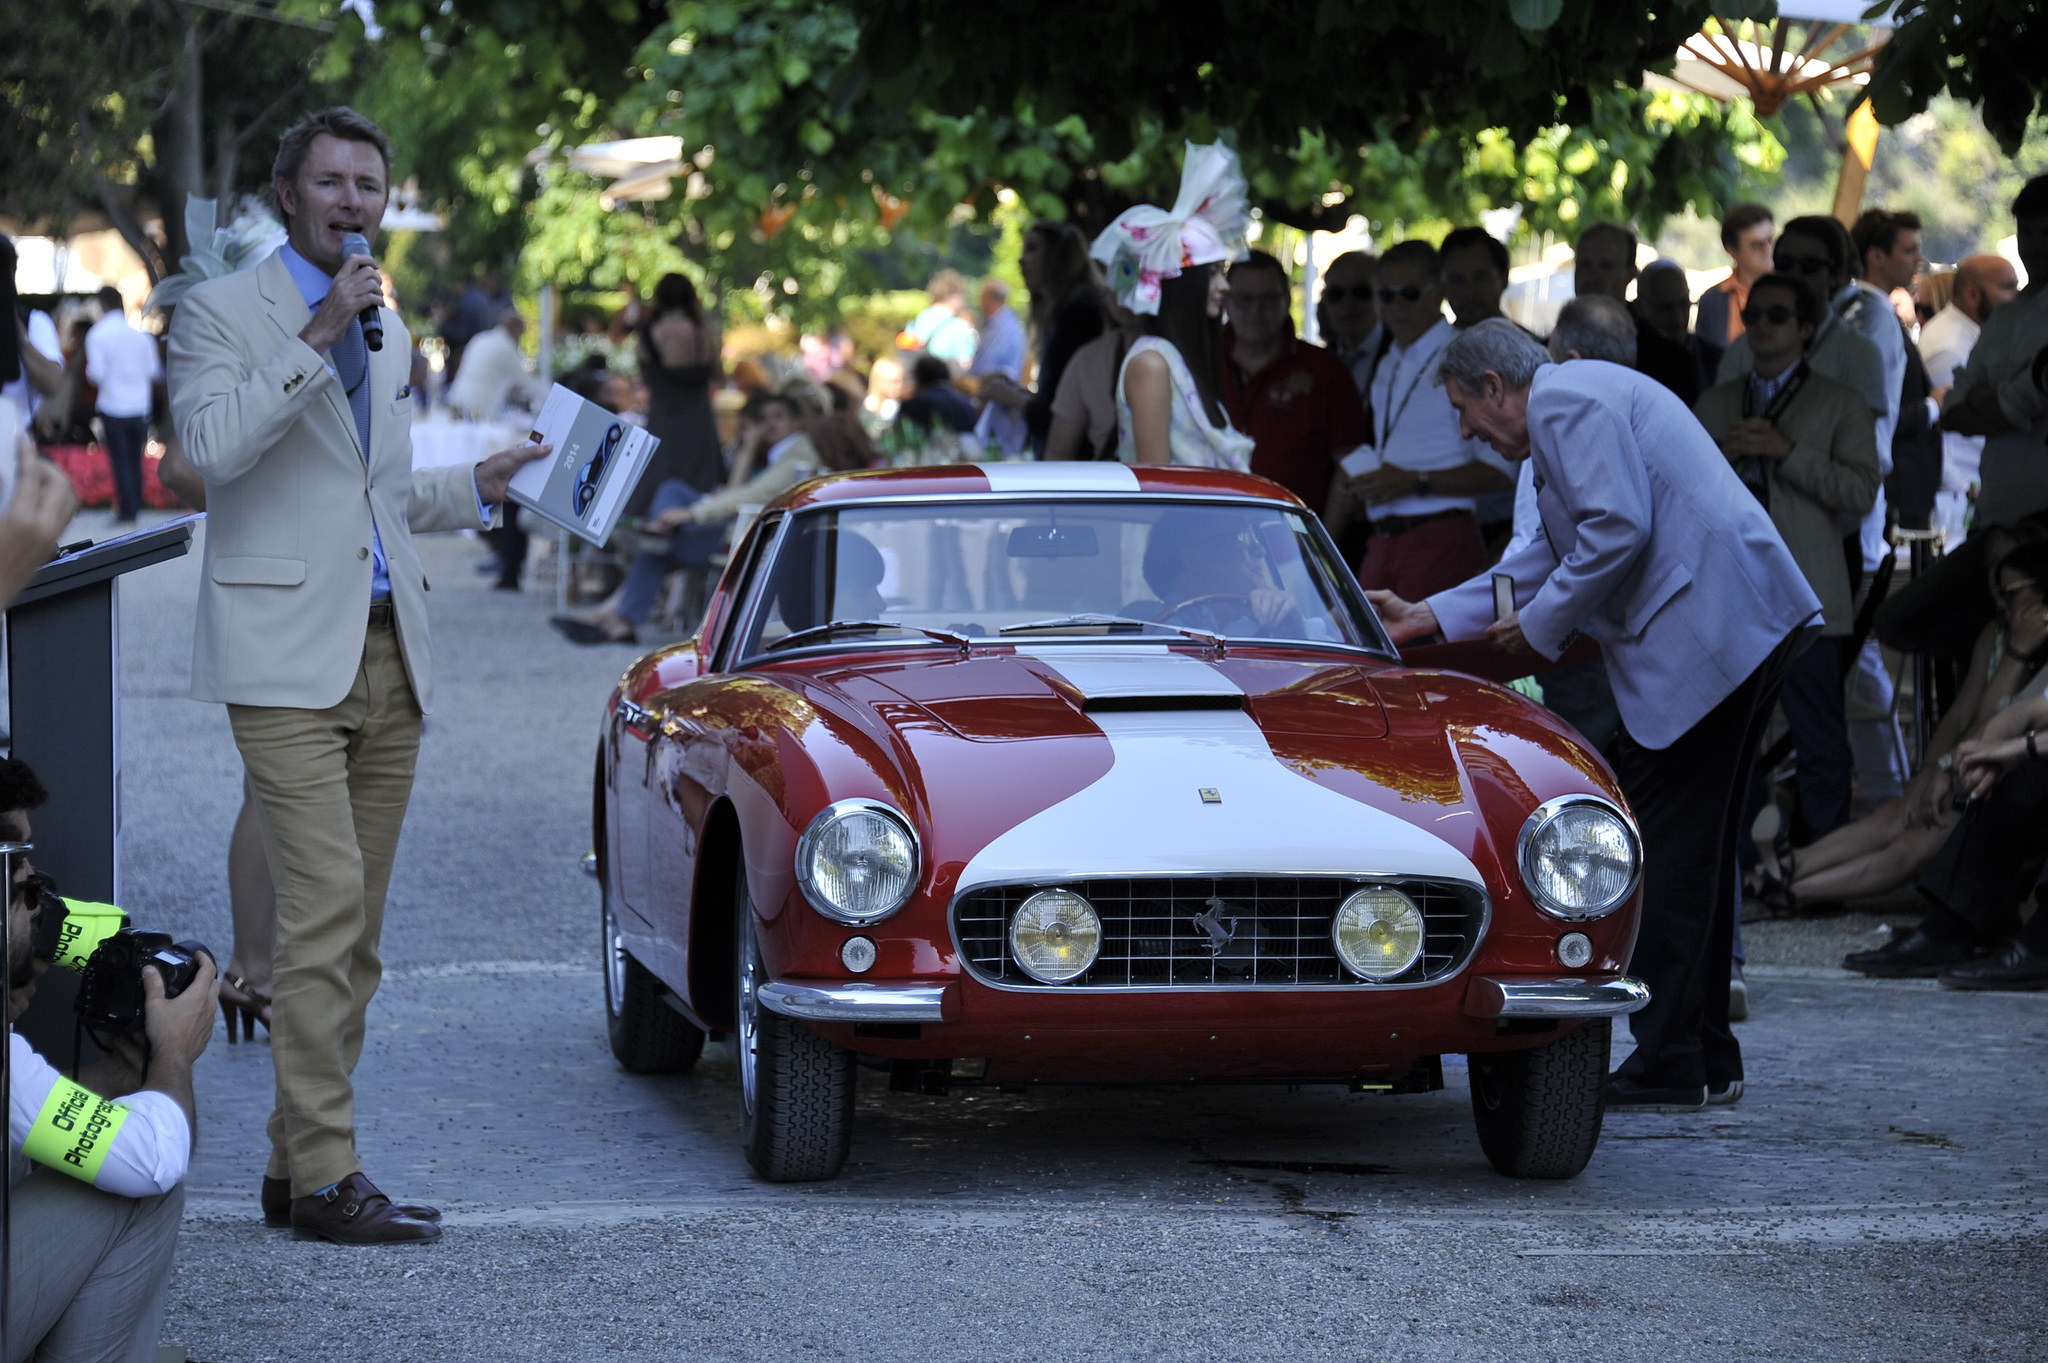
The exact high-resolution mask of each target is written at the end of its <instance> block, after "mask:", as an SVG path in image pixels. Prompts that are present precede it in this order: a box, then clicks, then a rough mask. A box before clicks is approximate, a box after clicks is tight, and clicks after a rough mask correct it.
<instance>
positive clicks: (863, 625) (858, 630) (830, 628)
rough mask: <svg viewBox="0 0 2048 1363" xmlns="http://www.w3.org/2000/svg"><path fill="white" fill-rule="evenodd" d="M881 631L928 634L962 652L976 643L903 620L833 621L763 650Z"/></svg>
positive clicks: (805, 630)
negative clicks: (808, 640) (844, 635)
mask: <svg viewBox="0 0 2048 1363" xmlns="http://www.w3.org/2000/svg"><path fill="white" fill-rule="evenodd" d="M882 629H900V630H902V631H904V632H905V633H907V634H923V635H927V636H929V637H931V638H933V639H937V640H938V641H939V642H940V643H943V644H951V645H953V646H954V647H955V648H957V649H959V650H960V651H961V652H962V653H966V652H968V651H970V650H971V649H972V648H973V647H974V640H972V639H970V638H968V637H967V636H966V635H964V634H955V633H954V632H953V631H952V630H949V629H926V628H925V627H924V626H923V625H906V624H904V623H903V622H902V621H900V620H833V621H831V622H829V623H827V624H823V625H812V626H811V627H810V628H809V629H800V630H797V631H796V632H795V633H794V634H785V635H783V636H782V637H781V638H780V639H777V640H776V641H775V642H774V643H772V644H769V645H768V646H767V647H766V648H764V649H762V650H761V651H762V652H763V653H773V652H775V651H776V650H777V649H782V648H794V647H795V646H796V645H797V644H799V643H801V642H802V641H804V640H806V639H826V638H830V637H831V636H832V635H834V634H872V633H873V632H874V631H876V630H882Z"/></svg>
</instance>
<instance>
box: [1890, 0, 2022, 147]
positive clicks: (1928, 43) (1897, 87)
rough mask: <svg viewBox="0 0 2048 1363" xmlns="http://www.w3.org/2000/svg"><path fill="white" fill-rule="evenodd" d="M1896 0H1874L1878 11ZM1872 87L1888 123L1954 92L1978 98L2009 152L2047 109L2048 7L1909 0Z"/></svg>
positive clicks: (2016, 1) (2006, 1) (2017, 0)
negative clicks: (1886, 0) (1884, 0)
mask: <svg viewBox="0 0 2048 1363" xmlns="http://www.w3.org/2000/svg"><path fill="white" fill-rule="evenodd" d="M1885 8H1889V6H1873V12H1875V11H1878V10H1882V9H1885ZM1893 22H1895V23H1896V24H1897V25H1898V28H1897V32H1895V33H1894V34H1893V35H1892V40H1891V42H1890V43H1889V44H1888V45H1887V46H1886V48H1885V50H1884V52H1883V53H1882V54H1881V55H1880V56H1879V58H1878V62H1877V67H1876V70H1875V71H1874V72H1873V75H1872V79H1871V82H1870V87H1869V96H1870V102H1871V107H1872V109H1873V110H1874V111H1875V112H1876V114H1877V118H1878V121H1879V122H1880V123H1885V124H1898V123H1903V122H1905V121H1906V120H1907V119H1908V118H1910V117H1912V116H1913V115H1914V114H1917V113H1920V112H1922V111H1923V110H1925V109H1926V108H1927V107H1928V104H1929V102H1930V101H1932V100H1933V99H1934V97H1935V96H1937V95H1940V94H1943V93H1947V94H1950V95H1954V96H1955V97H1956V98H1957V99H1960V100H1963V101H1964V102H1966V103H1970V104H1975V105H1978V106H1979V107H1980V108H1981V109H1982V111H1983V116H1984V126H1985V128H1987V129H1988V130H1989V131H1990V133H1991V135H1992V136H1993V137H1994V138H1996V139H1997V140H1998V145H1999V147H2000V148H2001V149H2003V150H2004V151H2005V153H2006V154H2007V155H2008V156H2010V155H2014V154H2016V153H2017V152H2018V151H2019V150H2020V145H2021V143H2022V142H2023V141H2024V140H2025V138H2026V134H2027V124H2028V120H2030V119H2032V118H2034V117H2035V116H2037V115H2042V114H2048V7H2044V6H2043V5H2042V4H2041V3H2040V0H1904V3H1902V4H1900V5H1899V6H1898V8H1897V12H1896V14H1895V16H1894V19H1893Z"/></svg>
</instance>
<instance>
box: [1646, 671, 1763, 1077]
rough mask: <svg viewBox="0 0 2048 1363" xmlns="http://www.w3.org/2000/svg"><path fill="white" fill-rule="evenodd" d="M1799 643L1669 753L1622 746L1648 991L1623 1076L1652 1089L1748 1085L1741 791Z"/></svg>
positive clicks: (1731, 694)
mask: <svg viewBox="0 0 2048 1363" xmlns="http://www.w3.org/2000/svg"><path fill="white" fill-rule="evenodd" d="M1802 638H1803V636H1802V635H1801V634H1799V633H1797V632H1795V633H1794V634H1792V635H1789V636H1787V638H1786V640H1785V642H1783V643H1781V644H1779V645H1778V647H1777V648H1776V649H1774V650H1773V651H1772V653H1771V655H1770V656H1769V657H1768V658H1765V659H1764V660H1763V662H1761V663H1759V664H1758V665H1757V669H1756V671H1754V672H1752V673H1750V674H1749V677H1748V678H1747V679H1746V680H1745V681H1743V683H1742V684H1741V685H1740V686H1738V687H1736V688H1735V689H1734V690H1733V691H1731V692H1729V693H1728V695H1727V697H1726V698H1725V699H1723V700H1722V702H1721V703H1720V704H1719V705H1716V706H1715V707H1714V708H1713V709H1712V710H1710V711H1708V712H1707V714H1706V715H1705V717H1704V718H1702V719H1701V720H1700V721H1699V723H1697V724H1695V725H1693V726H1692V727H1691V728H1690V729H1687V730H1686V731H1685V732H1684V733H1683V734H1680V735H1679V736H1678V738H1677V740H1676V741H1675V742H1673V743H1672V744H1671V746H1670V747H1668V748H1658V749H1650V748H1645V747H1643V746H1642V745H1641V744H1639V743H1637V742H1636V741H1635V740H1634V739H1633V738H1631V737H1630V736H1629V735H1628V734H1626V733H1624V734H1623V735H1622V736H1621V737H1620V738H1618V739H1616V740H1615V743H1614V756H1613V765H1614V772H1615V775H1616V776H1617V777H1619V778H1620V780H1621V788H1622V790H1623V791H1625V792H1626V793H1627V795H1628V800H1629V804H1630V805H1632V806H1633V807H1634V809H1635V814H1636V818H1637V820H1638V821H1639V822H1640V825H1641V829H1642V835H1643V859H1644V869H1643V922H1642V930H1641V932H1640V933H1639V934H1638V935H1637V938H1636V951H1635V956H1634V957H1633V958H1632V959H1631V960H1630V961H1629V973H1630V974H1631V975H1634V976H1635V977H1636V978H1637V979H1640V980H1641V981H1642V982H1643V983H1644V984H1647V985H1648V986H1649V987H1650V1002H1649V1005H1648V1006H1647V1007H1645V1008H1644V1009H1643V1010H1642V1011H1640V1012H1638V1013H1636V1014H1635V1015H1634V1016H1633V1017H1631V1018H1630V1019H1629V1030H1630V1031H1631V1032H1632V1033H1633V1034H1634V1036H1635V1040H1636V1050H1635V1054H1634V1055H1631V1056H1630V1057H1629V1058H1628V1060H1627V1061H1625V1062H1624V1063H1623V1064H1622V1067H1621V1069H1620V1071H1619V1073H1620V1074H1621V1075H1622V1076H1623V1077H1625V1078H1629V1079H1633V1080H1636V1081H1637V1082H1638V1083H1642V1084H1645V1085H1648V1086H1650V1087H1652V1088H1698V1087H1699V1086H1700V1085H1701V1084H1708V1085H1711V1086H1713V1087H1716V1088H1718V1087H1720V1086H1722V1085H1724V1084H1726V1083H1728V1082H1729V1081H1731V1080H1735V1079H1740V1078H1742V1050H1741V1048H1740V1047H1739V1046H1737V1045H1736V1042H1735V1033H1734V1032H1733V1031H1731V1030H1729V1026H1728V962H1729V960H1730V959H1731V956H1732V953H1733V951H1734V945H1735V885H1736V875H1735V844H1736V840H1737V837H1738V835H1739V834H1740V832H1741V827H1742V803H1743V802H1742V799H1741V792H1743V791H1745V790H1747V789H1748V788H1749V773H1750V768H1751V767H1752V766H1754V765H1755V763H1756V750H1757V744H1758V743H1759V742H1761V741H1762V739H1763V732H1764V726H1765V724H1766V723H1767V722H1768V721H1769V719H1770V715H1771V706H1772V705H1773V704H1774V703H1775V702H1776V700H1777V695H1778V688H1779V686H1780V685H1781V684H1782V682H1783V680H1784V676H1785V670H1786V668H1787V666H1788V665H1789V664H1790V663H1791V661H1792V654H1793V650H1794V649H1795V648H1797V647H1798V646H1799V644H1800V642H1801V641H1802Z"/></svg>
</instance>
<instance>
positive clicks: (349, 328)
mask: <svg viewBox="0 0 2048 1363" xmlns="http://www.w3.org/2000/svg"><path fill="white" fill-rule="evenodd" d="M273 175H274V183H275V188H276V191H277V201H278V207H279V208H280V209H281V210H282V211H283V214H284V218H285V223H286V228H287V232H288V234H289V235H288V245H286V246H285V247H283V248H281V249H280V250H279V252H278V253H277V254H276V255H275V256H273V257H271V258H270V259H269V260H266V261H264V262H263V263H262V264H261V265H259V266H257V267H256V268H255V269H253V270H246V271H243V272H241V273H238V274H232V275H228V276H225V277H223V278H220V279H214V280H208V281H206V282H203V283H201V284H200V285H198V286H197V287H196V288H194V289H193V290H192V291H191V292H190V293H188V294H187V295H186V296H185V298H184V300H183V301H182V302H181V303H180V304H179V306H178V312H177V317H176V319H175V320H174V321H173V322H172V324H171V331H170V380H171V414H172V417H173V419H174V421H175V422H176V425H177V429H178V434H179V436H180V437H181V439H182V440H183V442H184V447H185V453H186V457H187V458H188V459H189V460H190V461H191V463H192V466H193V468H194V469H195V470H197V472H198V473H199V475H200V476H201V477H202V478H204V479H205V480H206V492H207V533H206V548H205V557H204V562H203V571H202V575H201V582H200V591H199V612H198V630H197V640H196V643H195V647H194V649H193V661H192V694H193V698H194V699H197V700H206V701H223V702H225V703H226V704H227V707H228V720H229V723H230V725H231V726H232V728H233V730H234V734H235V744H236V746H237V747H238V748H239V749H240V750H241V754H242V761H243V765H244V766H245V767H246V769H247V771H248V775H249V779H250V783H251V785H252V786H253V788H254V790H255V793H256V799H257V802H258V804H259V805H260V806H261V809H262V813H263V834H264V843H265V850H266V852H267V853H268V856H269V862H270V870H271V875H272V877H273V878H274V879H275V880H276V883H277V913H278V939H277V956H276V974H275V994H274V999H273V1005H272V1024H271V1026H272V1031H271V1039H272V1043H273V1045H272V1057H273V1061H274V1064H275V1067H276V1071H277V1106H276V1109H275V1111H273V1112H272V1114H271V1117H270V1123H269V1135H270V1144H271V1153H270V1164H269V1169H268V1171H267V1173H266V1175H265V1177H264V1180H263V1189H262V1203H263V1213H264V1219H265V1221H266V1222H267V1223H268V1224H271V1225H276V1226H284V1225H289V1226H290V1227H291V1228H292V1229H293V1231H294V1232H295V1233H296V1234H297V1235H299V1236H300V1237H301V1238H321V1239H328V1240H334V1241H339V1242H342V1243H350V1244H374V1243H388V1242H392V1241H400V1240H430V1239H433V1238H435V1237H436V1236H437V1235H439V1234H440V1228H439V1226H438V1225H436V1224H435V1222H436V1221H437V1220H438V1217H439V1213H438V1212H435V1211H434V1210H433V1209H432V1208H429V1207H420V1206H400V1205H394V1204H393V1203H392V1202H391V1200H390V1199H389V1198H387V1197H385V1196H384V1194H382V1193H381V1192H379V1191H378V1190H377V1188H376V1186H375V1185H374V1184H372V1183H371V1182H370V1181H369V1180H368V1179H367V1178H365V1177H364V1176H363V1172H362V1164H361V1162H360V1161H359V1160H358V1159H357V1157H356V1150H355V1095H354V1090H353V1088H352V1086H351V1084H350V1078H349V1076H350V1074H351V1072H352V1071H353V1070H354V1069H355V1064H356V1060H357V1058H358V1057H359V1056H360V1055H361V1054H362V1048H363V1035H364V1026H365V1021H364V1015H365V1010H366V1009H367V1008H368V1006H369V1001H370V996H371V995H372V994H373V993H374V992H375V991H376V988H377V983H378V980H379V979H380V977H381V975H382V964H381V962H380V961H379V959H378V954H377V943H378V938H379V935H380V933H381V931H382V927H383V917H384V896H385V889H386V886H387V885H388V883H389V881H390V877H391V862H392V857H393V855H394V853H395V852H396V851H397V847H398V832H399V826H400V824H401V823H402V822H403V820H404V817H405V807H406V804H407V802H408V800H409V799H410V798H411V794H412V777H413V765H414V761H415V759H416V758H417V756H418V753H419V741H420V730H421V725H422V716H423V715H424V713H425V711H426V708H427V706H429V705H430V704H431V703H432V698H433V675H432V670H431V651H430V642H429V639H428V633H427V610H426V598H425V594H426V592H427V590H428V584H427V579H426V575H425V574H424V572H422V570H421V566H420V559H419V554H418V552H417V551H416V550H415V549H414V547H413V541H412V537H413V534H414V533H415V532H422V531H429V530H452V529H456V528H459V527H462V526H487V525H488V524H489V522H490V520H491V515H490V512H489V511H488V510H487V508H489V507H490V506H492V505H494V504H496V503H498V502H500V501H502V500H503V499H504V496H505V485H506V484H507V483H508V482H509V481H510V480H511V477H512V474H513V472H514V471H515V470H516V469H517V468H518V467H519V466H520V465H522V464H524V463H527V462H528V461H530V460H532V459H537V458H541V457H543V456H545V455H546V454H547V453H548V452H549V448H548V447H547V446H535V445H526V446H521V447H519V448H517V449H512V450H506V451H503V452H501V453H498V454H494V455H492V456H491V457H490V458H488V459H486V460H484V461H483V462H482V463H479V464H477V465H475V466H474V467H473V468H465V467H461V466H459V465H458V466H452V467H448V468H437V469H425V470H421V471H419V472H417V473H416V472H414V471H413V468H412V440H411V423H412V393H411V389H410V387H409V386H408V383H407V378H408V369H409V356H410V354H411V349H412V347H411V342H410V338H408V337H407V335H406V332H405V327H404V325H403V323H402V322H400V320H399V318H398V315H397V314H396V313H394V312H391V311H389V310H388V309H382V308H380V307H379V304H380V302H381V300H382V297H383V288H382V282H381V280H380V278H379V275H378V270H377V266H376V262H375V261H373V260H371V259H370V258H369V257H368V256H367V255H364V254H359V253H356V252H348V251H345V245H346V243H347V238H349V237H350V236H356V235H360V236H362V237H364V238H365V239H366V240H367V238H369V237H370V236H372V235H374V234H375V232H376V231H377V224H378V222H379V220H380V219H381V218H382V217H383V213H384V203H385V199H386V197H387V195H388V192H389V191H388V186H389V183H390V144H389V142H388V141H387V140H386V139H385V137H384V134H383V132H382V131H380V130H379V129H378V128H377V126H376V125H375V124H373V123H371V122H370V121H369V120H368V119H365V118H363V117H362V115H360V114H357V113H355V112H354V111H353V110H349V109H328V110H325V111H322V112H320V113H316V114H310V115H308V116H307V117H306V118H304V119H302V120H301V121H300V122H299V123H298V124H296V125H294V126H293V127H292V128H291V129H290V130H288V131H287V132H286V133H285V135H284V137H283V139H282V141H281V142H280V143H279V146H278V153H277V161H276V164H275V167H274V170H273ZM366 313H367V315H368V319H370V320H374V321H375V322H377V323H379V324H381V327H382V330H383V332H384V334H385V339H384V343H383V345H382V346H381V348H373V347H372V345H371V339H372V338H371V336H370V335H369V334H368V329H367V327H366V322H365V319H364V314H366Z"/></svg>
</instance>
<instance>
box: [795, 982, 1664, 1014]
mask: <svg viewBox="0 0 2048 1363" xmlns="http://www.w3.org/2000/svg"><path fill="white" fill-rule="evenodd" d="M945 997H946V986H945V985H942V984H930V985H923V984H905V985H888V984H835V985H819V984H764V985H762V986H761V989H760V992H759V993H758V994H756V995H755V998H756V999H758V1000H759V1001H760V1004H761V1006H762V1007H763V1008H766V1009H768V1010H769V1011H770V1012H775V1013H780V1014H782V1015H783V1016H784V1017H791V1018H801V1019H802V1020H804V1021H805V1022H943V1021H945V1015H944V1013H943V1012H942V1011H941V1004H942V1003H943V1001H944V1000H945ZM1644 997H1645V998H1647V997H1648V995H1645V996H1644Z"/></svg>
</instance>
